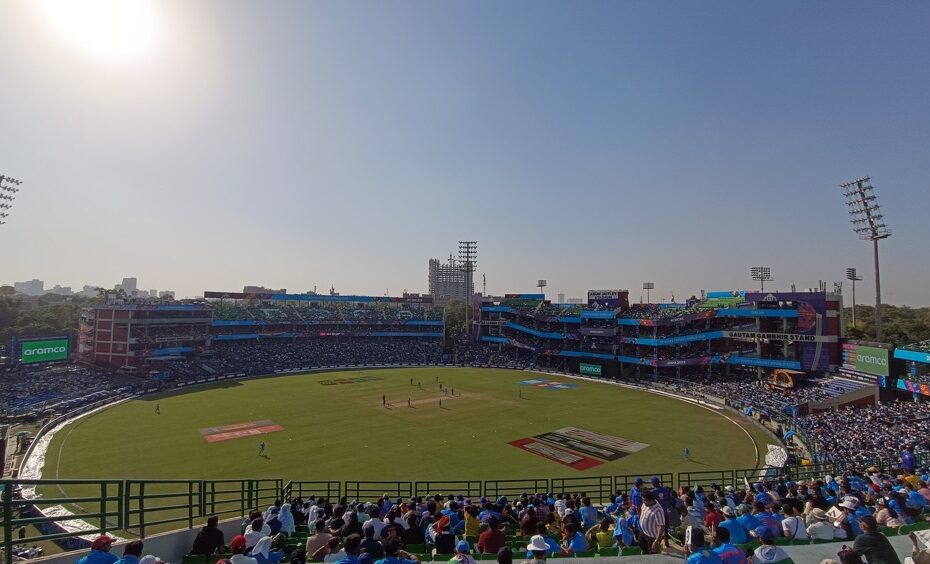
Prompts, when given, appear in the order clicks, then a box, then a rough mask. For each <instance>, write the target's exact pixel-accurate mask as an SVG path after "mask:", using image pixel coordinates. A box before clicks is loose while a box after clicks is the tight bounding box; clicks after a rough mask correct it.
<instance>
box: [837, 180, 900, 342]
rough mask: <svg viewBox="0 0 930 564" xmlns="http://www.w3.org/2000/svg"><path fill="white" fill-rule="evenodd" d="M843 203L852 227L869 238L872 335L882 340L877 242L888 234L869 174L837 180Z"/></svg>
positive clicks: (866, 239) (863, 237)
mask: <svg viewBox="0 0 930 564" xmlns="http://www.w3.org/2000/svg"><path fill="white" fill-rule="evenodd" d="M840 188H842V189H843V196H845V197H846V207H847V208H848V209H849V221H850V222H851V223H852V225H853V231H855V232H856V235H858V236H859V238H860V239H862V240H863V241H872V256H873V259H874V261H875V339H876V340H879V341H881V340H882V283H881V274H880V270H879V266H878V264H879V263H878V242H879V241H880V240H882V239H887V238H888V237H891V230H889V229H888V226H887V225H886V224H885V217H884V216H883V215H882V213H881V206H879V205H878V197H877V196H876V195H875V188H874V187H873V186H872V178H871V177H870V176H863V177H861V178H857V179H855V180H850V181H849V182H844V183H842V184H840Z"/></svg>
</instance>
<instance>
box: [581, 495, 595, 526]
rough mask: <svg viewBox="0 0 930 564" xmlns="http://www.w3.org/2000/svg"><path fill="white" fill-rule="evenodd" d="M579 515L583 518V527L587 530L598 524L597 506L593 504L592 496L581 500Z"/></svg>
mask: <svg viewBox="0 0 930 564" xmlns="http://www.w3.org/2000/svg"><path fill="white" fill-rule="evenodd" d="M578 517H579V518H580V519H581V528H582V529H583V530H585V531H586V530H588V529H590V528H591V527H593V526H595V525H597V508H595V507H592V506H591V499H590V498H587V497H586V498H583V499H582V500H581V507H580V508H579V509H578Z"/></svg>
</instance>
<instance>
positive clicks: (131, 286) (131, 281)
mask: <svg viewBox="0 0 930 564" xmlns="http://www.w3.org/2000/svg"><path fill="white" fill-rule="evenodd" d="M138 282H139V281H138V280H137V279H136V278H123V283H122V284H120V288H122V289H123V291H124V292H126V294H127V295H130V296H131V295H133V294H135V293H136V291H137V290H138V287H137V284H138Z"/></svg>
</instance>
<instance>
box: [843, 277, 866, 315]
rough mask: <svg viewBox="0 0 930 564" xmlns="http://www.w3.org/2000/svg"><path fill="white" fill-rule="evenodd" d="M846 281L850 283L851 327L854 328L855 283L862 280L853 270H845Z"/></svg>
mask: <svg viewBox="0 0 930 564" xmlns="http://www.w3.org/2000/svg"><path fill="white" fill-rule="evenodd" d="M846 279H847V280H849V281H850V282H852V318H853V327H855V326H856V282H859V281H860V280H862V277H861V276H859V273H858V272H856V269H855V268H847V269H846Z"/></svg>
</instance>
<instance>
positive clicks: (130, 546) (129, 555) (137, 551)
mask: <svg viewBox="0 0 930 564" xmlns="http://www.w3.org/2000/svg"><path fill="white" fill-rule="evenodd" d="M140 558H142V541H140V540H134V541H130V542H128V543H126V546H124V547H123V557H122V558H120V559H119V560H117V562H118V563H119V564H139V559H140Z"/></svg>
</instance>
